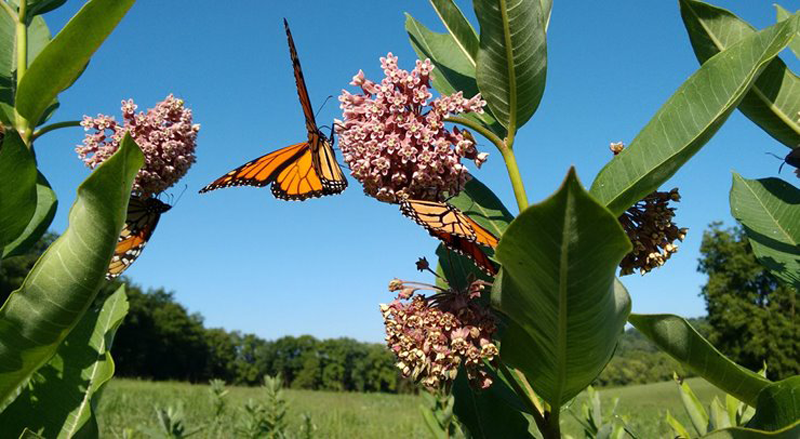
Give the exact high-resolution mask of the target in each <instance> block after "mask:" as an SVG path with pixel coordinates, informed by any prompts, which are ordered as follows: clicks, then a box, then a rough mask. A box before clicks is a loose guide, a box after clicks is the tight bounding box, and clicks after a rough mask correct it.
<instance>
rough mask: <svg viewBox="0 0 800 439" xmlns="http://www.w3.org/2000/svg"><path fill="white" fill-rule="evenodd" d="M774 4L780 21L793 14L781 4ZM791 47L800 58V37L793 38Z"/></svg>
mask: <svg viewBox="0 0 800 439" xmlns="http://www.w3.org/2000/svg"><path fill="white" fill-rule="evenodd" d="M773 6H775V11H776V12H777V19H778V21H783V20H786V19H788V18H789V17H791V16H792V13H791V12H789V11H787V10H786V9H783V8H782V7H781V5H779V4H775V5H773ZM789 48H790V49H792V52H794V56H796V57H798V58H800V38H798V37H795V38H794V39H793V40H792V43H791V44H789Z"/></svg>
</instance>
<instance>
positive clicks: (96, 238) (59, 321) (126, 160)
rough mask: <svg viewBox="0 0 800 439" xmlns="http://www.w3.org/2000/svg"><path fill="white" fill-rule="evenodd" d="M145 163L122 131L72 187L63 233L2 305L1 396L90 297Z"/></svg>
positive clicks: (36, 363)
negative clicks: (117, 142)
mask: <svg viewBox="0 0 800 439" xmlns="http://www.w3.org/2000/svg"><path fill="white" fill-rule="evenodd" d="M143 163H144V159H143V156H142V153H141V151H139V148H138V147H137V146H136V143H135V142H134V141H133V140H132V139H131V138H130V135H126V136H125V138H124V139H123V141H122V144H121V146H120V149H119V150H118V151H117V152H116V153H115V154H114V155H113V156H112V157H111V158H109V159H108V160H106V161H105V162H104V163H103V164H102V165H100V166H99V167H98V168H97V169H95V171H94V172H92V174H91V175H90V176H89V178H87V179H86V181H84V182H83V183H82V184H81V185H80V186H79V187H78V194H77V198H76V201H75V204H74V205H73V206H72V209H71V210H70V212H69V226H68V227H67V229H66V230H65V231H64V234H62V235H61V237H59V238H58V239H57V240H56V241H55V242H54V243H53V244H52V245H51V246H50V247H49V248H48V249H47V250H46V251H45V253H44V254H43V255H42V257H41V258H39V260H38V261H37V262H36V264H35V265H34V267H33V269H32V270H31V272H30V273H28V276H27V277H26V278H25V281H24V282H23V284H22V286H21V287H20V288H19V289H18V290H16V291H14V292H12V293H11V295H10V296H9V297H8V299H7V300H6V302H5V304H4V305H3V307H2V308H0V402H7V400H8V399H9V398H11V397H13V396H14V395H15V394H16V391H17V389H18V387H19V386H20V385H21V384H22V383H24V382H26V381H27V380H28V378H29V377H30V376H31V374H32V373H33V372H34V371H35V370H37V369H38V368H39V367H41V366H42V365H43V364H44V363H46V362H47V361H48V360H49V359H50V357H52V356H53V354H54V353H55V352H56V349H57V348H58V346H59V344H60V343H61V341H63V340H64V339H65V338H66V337H67V335H68V334H69V332H70V331H71V330H72V328H74V327H75V325H76V324H77V323H78V322H79V321H80V319H81V317H82V316H83V314H84V313H85V311H86V309H87V308H88V307H89V305H90V304H91V303H92V300H94V297H95V295H96V294H97V291H98V289H99V288H100V285H101V284H102V282H104V281H105V280H104V279H105V273H106V269H107V268H108V263H109V262H110V260H111V255H112V254H113V252H114V248H115V247H116V243H117V237H118V236H119V233H120V230H121V229H122V225H123V224H124V221H125V216H126V210H127V206H128V199H129V197H130V190H131V186H132V184H133V178H134V176H135V175H136V172H137V171H138V169H139V167H140V166H141V165H142V164H143Z"/></svg>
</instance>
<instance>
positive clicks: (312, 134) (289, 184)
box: [200, 19, 347, 200]
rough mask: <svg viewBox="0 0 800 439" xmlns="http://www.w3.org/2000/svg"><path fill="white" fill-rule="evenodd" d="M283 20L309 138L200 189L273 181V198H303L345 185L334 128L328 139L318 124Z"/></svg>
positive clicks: (337, 190)
mask: <svg viewBox="0 0 800 439" xmlns="http://www.w3.org/2000/svg"><path fill="white" fill-rule="evenodd" d="M283 24H284V27H285V28H286V38H287V39H288V41H289V54H290V56H291V58H292V65H293V67H294V79H295V82H296V83H297V94H298V96H299V98H300V105H301V106H302V107H303V114H304V115H305V117H306V131H308V141H306V142H302V143H297V144H294V145H291V146H287V147H285V148H281V149H279V150H277V151H274V152H271V153H269V154H267V155H264V156H261V157H259V158H257V159H255V160H252V161H250V162H247V163H245V164H244V165H242V166H240V167H238V168H236V169H234V170H233V171H231V172H228V173H227V174H225V175H223V176H222V177H220V178H218V179H216V180H214V181H213V182H212V183H211V184H209V185H208V186H206V187H204V188H203V189H201V190H200V193H204V192H208V191H212V190H214V189H219V188H223V187H228V186H256V187H263V186H266V185H268V184H272V194H273V195H274V196H275V197H276V198H280V199H282V200H305V199H308V198H312V197H321V196H323V195H333V194H338V193H340V192H342V191H343V190H344V189H345V188H346V187H347V179H346V178H345V176H344V173H343V172H342V169H341V168H340V167H339V164H338V163H336V155H335V153H334V151H333V146H332V145H331V142H332V141H333V130H332V129H331V138H330V139H328V138H327V137H325V135H324V134H322V132H321V131H320V130H319V128H317V122H316V121H315V119H314V112H313V110H312V108H311V100H310V99H309V97H308V89H307V88H306V81H305V79H304V78H303V70H302V69H301V68H300V59H299V58H298V57H297V50H296V49H295V47H294V40H293V39H292V33H291V31H290V30H289V23H288V22H287V21H286V19H284V20H283Z"/></svg>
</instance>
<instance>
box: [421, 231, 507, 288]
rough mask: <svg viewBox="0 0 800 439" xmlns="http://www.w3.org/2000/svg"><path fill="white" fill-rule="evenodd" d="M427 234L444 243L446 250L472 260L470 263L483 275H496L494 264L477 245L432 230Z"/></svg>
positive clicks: (458, 237)
mask: <svg viewBox="0 0 800 439" xmlns="http://www.w3.org/2000/svg"><path fill="white" fill-rule="evenodd" d="M429 232H430V234H431V236H433V237H435V238H439V240H440V241H442V243H444V245H445V246H447V248H448V249H450V250H452V251H454V252H456V253H458V254H460V255H463V256H466V257H468V258H470V259H472V262H474V263H475V266H477V267H478V268H480V269H481V271H483V272H484V273H486V274H488V275H489V276H492V277H494V276H496V275H497V266H496V265H495V264H494V262H492V260H491V259H489V256H487V255H486V253H484V251H483V250H482V249H481V247H480V246H479V245H478V244H476V243H474V242H472V241H469V240H467V239H464V238H462V237H460V236H456V235H451V234H449V233H444V232H437V231H433V230H429Z"/></svg>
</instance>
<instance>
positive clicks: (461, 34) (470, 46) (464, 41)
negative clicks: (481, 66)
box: [430, 0, 480, 72]
mask: <svg viewBox="0 0 800 439" xmlns="http://www.w3.org/2000/svg"><path fill="white" fill-rule="evenodd" d="M430 2H431V6H433V10H434V11H436V14H437V15H439V18H440V19H441V20H442V23H443V24H444V26H445V27H446V28H447V32H449V33H450V35H451V36H452V37H453V40H454V41H455V43H456V44H457V45H458V48H459V50H460V51H461V52H462V53H463V54H464V56H465V57H467V58H468V59H469V60H470V63H471V64H472V66H473V72H474V66H475V65H477V63H476V61H475V60H476V59H477V57H478V47H479V45H480V40H478V34H477V33H476V32H475V29H473V28H472V25H471V24H469V21H468V20H467V18H466V17H465V16H464V13H463V12H461V9H459V8H458V6H457V5H456V3H455V2H454V1H453V0H430Z"/></svg>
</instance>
